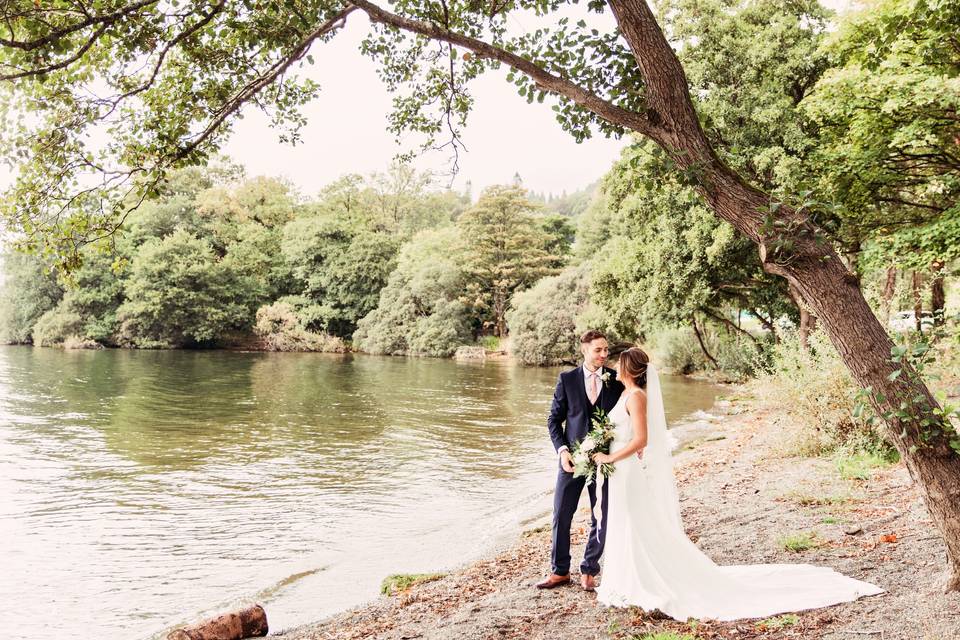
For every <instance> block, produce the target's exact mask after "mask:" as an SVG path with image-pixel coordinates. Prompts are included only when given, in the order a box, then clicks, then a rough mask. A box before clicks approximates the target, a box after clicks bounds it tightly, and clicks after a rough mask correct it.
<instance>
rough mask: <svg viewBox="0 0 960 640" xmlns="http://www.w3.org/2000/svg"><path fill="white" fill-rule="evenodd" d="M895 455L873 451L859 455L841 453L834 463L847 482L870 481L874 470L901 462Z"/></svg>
mask: <svg viewBox="0 0 960 640" xmlns="http://www.w3.org/2000/svg"><path fill="white" fill-rule="evenodd" d="M895 453H896V452H894V454H880V453H875V452H872V451H869V452H858V453H844V452H840V453H837V455H835V456H834V458H833V463H834V465H836V467H837V471H838V472H839V473H840V477H841V478H844V479H845V480H869V479H870V475H871V473H872V472H873V470H874V469H880V468H883V467H888V466H890V465H891V464H894V463H895V462H897V461H898V460H899V456H897V455H895Z"/></svg>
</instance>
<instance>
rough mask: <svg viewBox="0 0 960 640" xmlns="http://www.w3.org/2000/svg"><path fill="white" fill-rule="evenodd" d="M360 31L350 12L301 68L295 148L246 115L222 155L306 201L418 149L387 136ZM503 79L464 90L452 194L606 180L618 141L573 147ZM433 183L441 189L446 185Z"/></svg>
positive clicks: (251, 112) (443, 166) (385, 102)
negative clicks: (517, 182) (466, 105)
mask: <svg viewBox="0 0 960 640" xmlns="http://www.w3.org/2000/svg"><path fill="white" fill-rule="evenodd" d="M367 25H368V22H367V19H366V16H365V15H360V12H356V13H354V14H353V15H351V16H350V18H349V20H348V23H347V26H346V28H345V29H344V30H343V31H341V32H340V33H338V34H337V35H336V36H335V37H334V38H333V40H332V41H330V42H328V43H318V44H317V45H314V48H313V49H312V50H311V53H312V54H313V57H314V59H315V61H316V63H315V64H314V66H313V67H312V68H311V67H308V66H305V67H304V71H303V74H304V75H309V77H311V78H313V79H314V80H316V81H317V82H318V83H319V84H320V87H321V90H320V94H319V95H318V96H317V98H316V99H315V100H314V101H313V102H311V103H310V104H309V105H307V106H306V107H305V108H304V113H305V114H306V116H307V122H308V124H307V125H306V126H305V127H304V129H303V130H302V132H301V133H302V137H303V142H302V143H301V144H298V145H297V146H296V147H291V146H289V145H286V144H281V143H279V142H278V141H277V138H278V134H277V132H276V131H274V130H272V129H270V128H269V127H268V119H267V118H266V117H265V116H264V115H263V114H262V113H261V112H260V111H258V110H256V109H253V108H250V109H247V110H246V111H245V112H244V115H245V117H244V119H243V120H242V121H240V122H239V123H237V125H236V126H235V129H234V134H233V136H232V138H231V140H230V142H229V143H228V144H227V145H226V146H225V147H224V152H225V153H226V154H227V155H229V156H230V157H232V158H233V159H234V160H236V161H238V162H240V163H241V164H243V165H245V166H246V167H247V170H248V172H249V174H250V175H260V174H266V175H283V176H286V177H287V178H289V179H290V180H292V181H293V183H294V184H296V185H298V186H299V187H300V188H301V190H302V191H303V193H304V194H305V195H312V194H314V193H316V192H317V191H318V190H319V188H320V187H322V186H323V185H325V184H327V183H329V182H331V181H333V180H335V179H336V178H338V177H339V176H341V175H343V174H345V173H360V174H364V175H365V174H369V173H371V172H373V171H382V170H384V169H385V168H386V167H387V166H388V165H389V163H390V160H391V158H393V157H394V155H396V154H397V153H399V152H403V151H408V150H417V149H419V147H418V145H417V143H416V138H410V139H409V140H408V141H404V142H405V146H398V145H397V144H396V143H395V141H394V136H393V134H391V133H389V132H388V131H387V130H386V127H387V114H388V113H389V112H390V109H391V98H392V96H391V94H389V93H388V92H387V90H386V89H385V88H384V86H383V83H382V82H381V81H380V79H379V78H378V77H377V75H376V71H375V69H376V65H375V63H374V62H373V61H372V60H370V59H369V58H366V57H364V56H362V55H361V54H360V52H359V49H358V45H359V42H360V40H361V39H362V38H363V36H364V35H365V34H366V33H367ZM518 26H520V25H518ZM524 26H525V25H524ZM505 76H506V70H505V69H501V70H499V71H491V72H488V73H486V74H485V75H483V76H481V77H480V78H478V79H477V80H475V81H474V82H473V83H472V85H471V92H472V93H473V95H474V97H475V108H474V110H473V112H472V113H471V114H470V118H469V120H468V125H467V128H466V129H465V130H464V134H463V137H462V140H463V143H464V145H465V146H466V148H467V152H466V153H463V152H461V154H460V158H459V166H460V171H459V174H458V177H457V179H456V180H455V182H454V187H456V188H462V186H463V184H464V182H465V181H466V180H470V181H471V182H472V186H473V195H474V197H476V196H477V195H479V193H480V191H481V190H482V189H483V187H485V186H488V185H491V184H503V183H509V182H510V181H511V180H512V179H513V175H514V173H517V172H519V174H520V176H521V178H522V179H523V184H524V186H526V187H527V188H528V189H531V190H533V191H538V192H539V191H545V192H553V193H555V194H560V193H561V192H562V191H564V190H567V191H575V190H577V189H580V188H582V187H584V186H586V185H587V184H589V183H590V182H592V181H594V180H596V179H597V178H599V177H600V176H602V175H603V174H604V173H606V171H607V170H608V169H609V168H610V165H611V163H612V162H613V161H614V160H615V159H616V158H617V157H618V156H619V154H620V150H621V149H622V148H623V147H624V146H625V144H626V141H625V140H621V141H618V140H613V139H607V138H603V137H602V136H599V137H595V138H592V139H590V140H587V141H585V142H584V143H582V144H577V143H576V142H575V141H574V139H573V138H572V137H571V136H570V135H569V134H567V133H566V132H564V131H563V130H562V129H561V128H560V125H559V124H558V123H557V121H556V120H555V119H554V113H553V111H552V110H551V109H550V104H551V103H550V100H549V98H548V99H547V100H546V101H545V102H544V103H543V104H538V103H536V102H534V103H533V104H527V103H526V100H525V99H524V98H522V97H520V96H519V95H517V92H516V87H514V86H513V85H512V84H510V83H508V82H507V81H506V80H505V79H504V77H505ZM447 159H448V152H447V151H442V152H435V153H431V154H429V155H426V156H422V157H420V158H419V159H418V160H417V161H416V165H417V166H418V167H419V168H420V169H421V170H429V171H438V172H447V171H448V170H449V165H448V162H447ZM440 180H441V181H442V184H444V185H446V184H447V182H448V181H449V177H448V176H441V178H440Z"/></svg>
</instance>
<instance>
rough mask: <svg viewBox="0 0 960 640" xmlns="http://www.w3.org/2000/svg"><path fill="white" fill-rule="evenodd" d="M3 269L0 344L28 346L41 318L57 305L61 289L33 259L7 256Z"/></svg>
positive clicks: (13, 255) (23, 256)
mask: <svg viewBox="0 0 960 640" xmlns="http://www.w3.org/2000/svg"><path fill="white" fill-rule="evenodd" d="M2 265H3V279H2V282H3V289H2V291H0V342H3V343H14V344H24V343H28V342H30V340H31V335H32V333H33V329H34V326H35V325H36V324H37V321H38V320H39V319H40V317H41V316H43V314H45V313H46V312H48V311H50V310H51V309H53V308H55V307H56V306H57V303H58V302H60V299H61V298H62V297H63V288H62V287H61V286H60V284H59V283H58V282H57V278H56V276H55V275H54V274H53V273H49V272H47V271H46V270H45V269H44V265H43V262H41V261H40V259H39V258H37V257H36V256H32V255H26V254H22V253H7V254H4V255H3V256H2Z"/></svg>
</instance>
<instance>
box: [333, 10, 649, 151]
mask: <svg viewBox="0 0 960 640" xmlns="http://www.w3.org/2000/svg"><path fill="white" fill-rule="evenodd" d="M351 2H352V4H353V5H354V6H356V7H359V8H360V9H363V10H364V11H365V12H366V14H367V15H368V16H369V17H370V20H372V21H373V22H379V23H382V24H387V25H390V26H393V27H396V28H398V29H402V30H403V31H408V32H411V33H416V34H419V35H422V36H426V37H427V38H431V39H434V40H442V41H443V42H448V43H450V44H452V45H456V46H459V47H463V48H464V49H468V50H470V51H472V52H473V53H475V54H476V55H478V56H480V57H483V58H487V59H490V60H497V61H499V62H502V63H503V64H505V65H507V66H509V67H511V68H513V69H516V70H517V71H519V72H521V73H523V74H526V75H527V76H529V77H530V78H531V79H532V80H533V81H534V82H535V83H536V84H537V85H538V88H539V89H542V90H544V91H548V92H550V93H553V94H556V95H559V96H563V97H564V98H568V99H569V100H571V101H573V102H574V103H575V104H578V105H580V106H581V107H583V108H585V109H587V110H589V111H591V112H593V113H595V114H596V115H598V116H599V117H601V118H603V119H604V120H606V121H608V122H610V123H613V124H618V125H621V126H623V127H625V128H627V129H631V130H632V131H635V132H637V133H639V134H642V135H646V136H652V135H654V134H655V133H656V127H655V126H654V125H653V123H651V122H650V121H649V120H648V119H647V118H646V116H644V115H641V114H638V113H634V112H633V111H628V110H626V109H624V108H622V107H618V106H617V105H615V104H613V103H611V102H608V101H607V100H604V99H603V98H601V97H600V96H598V95H596V94H595V93H591V92H590V91H587V90H586V89H584V88H583V87H581V86H579V85H577V84H575V83H573V82H570V81H569V80H567V79H565V78H561V77H560V76H557V75H554V74H552V73H550V72H549V71H547V70H545V69H543V68H542V67H540V66H539V65H537V64H536V63H534V62H531V61H530V60H527V59H526V58H523V57H521V56H519V55H517V54H515V53H512V52H510V51H507V50H505V49H501V48H500V47H497V46H494V45H492V44H490V43H489V42H484V41H483V40H478V39H476V38H471V37H470V36H465V35H463V34H460V33H456V32H453V31H450V30H448V29H446V28H444V27H441V26H439V25H436V24H432V23H429V22H423V21H420V20H414V19H412V18H407V17H404V16H400V15H397V14H395V13H390V12H389V11H387V10H385V9H382V8H381V7H378V6H377V5H375V4H373V3H372V2H368V0H351Z"/></svg>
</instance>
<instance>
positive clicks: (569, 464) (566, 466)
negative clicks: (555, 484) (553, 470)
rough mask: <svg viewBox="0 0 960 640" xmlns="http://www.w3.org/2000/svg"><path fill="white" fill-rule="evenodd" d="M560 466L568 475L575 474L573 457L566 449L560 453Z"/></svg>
mask: <svg viewBox="0 0 960 640" xmlns="http://www.w3.org/2000/svg"><path fill="white" fill-rule="evenodd" d="M560 466H561V467H562V468H563V470H564V471H566V472H567V473H573V456H571V455H570V452H569V451H567V450H566V449H564V450H563V451H561V452H560Z"/></svg>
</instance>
